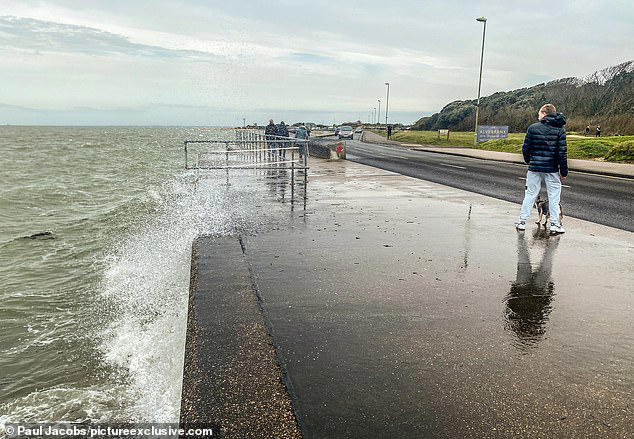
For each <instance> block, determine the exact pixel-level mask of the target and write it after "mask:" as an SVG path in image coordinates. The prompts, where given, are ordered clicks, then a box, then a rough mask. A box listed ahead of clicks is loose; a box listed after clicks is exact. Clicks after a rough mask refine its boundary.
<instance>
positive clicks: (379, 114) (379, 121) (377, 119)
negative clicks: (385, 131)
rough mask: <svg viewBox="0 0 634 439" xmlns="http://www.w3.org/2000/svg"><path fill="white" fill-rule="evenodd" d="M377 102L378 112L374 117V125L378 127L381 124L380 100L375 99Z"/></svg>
mask: <svg viewBox="0 0 634 439" xmlns="http://www.w3.org/2000/svg"><path fill="white" fill-rule="evenodd" d="M377 101H378V102H379V112H378V113H377V115H376V124H377V125H380V124H381V99H377Z"/></svg>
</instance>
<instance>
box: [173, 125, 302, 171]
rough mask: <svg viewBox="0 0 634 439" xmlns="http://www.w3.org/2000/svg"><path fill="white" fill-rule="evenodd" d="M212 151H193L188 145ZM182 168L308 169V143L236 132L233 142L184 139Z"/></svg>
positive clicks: (286, 138)
mask: <svg viewBox="0 0 634 439" xmlns="http://www.w3.org/2000/svg"><path fill="white" fill-rule="evenodd" d="M195 144H198V145H209V146H214V148H213V149H207V150H203V151H196V153H195V156H194V157H193V159H194V161H193V163H192V154H191V152H190V146H191V145H195ZM184 152H185V169H206V170H213V169H226V170H229V169H284V168H287V169H291V170H304V171H306V170H308V169H309V168H308V140H307V139H293V138H290V137H282V136H272V135H265V134H261V133H258V132H249V131H247V132H243V131H242V130H236V140H212V139H210V140H185V142H184Z"/></svg>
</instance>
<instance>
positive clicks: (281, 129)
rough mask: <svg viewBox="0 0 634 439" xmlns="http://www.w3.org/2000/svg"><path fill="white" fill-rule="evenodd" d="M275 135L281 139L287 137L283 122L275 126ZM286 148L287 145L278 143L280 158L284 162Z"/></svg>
mask: <svg viewBox="0 0 634 439" xmlns="http://www.w3.org/2000/svg"><path fill="white" fill-rule="evenodd" d="M277 135H278V136H281V137H288V127H287V126H286V124H285V123H284V121H281V122H280V124H279V125H278V126H277ZM287 146H288V143H280V157H281V158H282V159H284V160H286V149H285V148H286V147H287Z"/></svg>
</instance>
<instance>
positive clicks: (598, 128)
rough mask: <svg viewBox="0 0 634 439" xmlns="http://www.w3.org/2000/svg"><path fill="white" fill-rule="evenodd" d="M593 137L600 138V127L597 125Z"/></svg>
mask: <svg viewBox="0 0 634 439" xmlns="http://www.w3.org/2000/svg"><path fill="white" fill-rule="evenodd" d="M594 137H601V125H597V132H596V134H595V135H594Z"/></svg>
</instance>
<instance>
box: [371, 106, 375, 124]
mask: <svg viewBox="0 0 634 439" xmlns="http://www.w3.org/2000/svg"><path fill="white" fill-rule="evenodd" d="M375 121H376V107H372V124H373V125H374V123H375Z"/></svg>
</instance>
